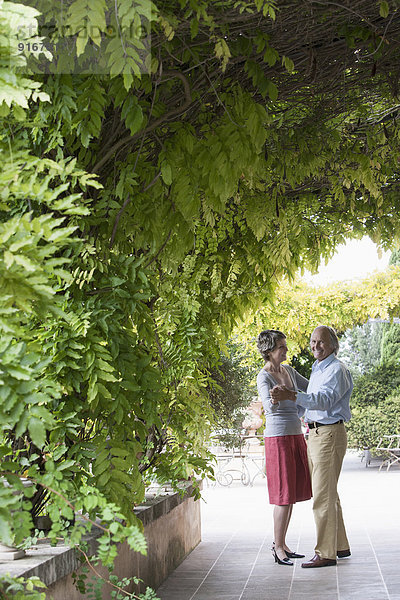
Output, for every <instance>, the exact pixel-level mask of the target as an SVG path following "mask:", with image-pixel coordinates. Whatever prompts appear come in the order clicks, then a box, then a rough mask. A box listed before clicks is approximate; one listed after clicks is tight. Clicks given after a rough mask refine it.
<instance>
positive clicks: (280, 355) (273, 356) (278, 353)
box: [269, 338, 288, 364]
mask: <svg viewBox="0 0 400 600" xmlns="http://www.w3.org/2000/svg"><path fill="white" fill-rule="evenodd" d="M287 351H288V347H287V345H286V340H285V338H279V339H278V340H276V344H275V348H274V349H273V350H271V351H270V353H269V360H270V361H272V362H274V363H279V364H280V363H281V362H284V361H285V360H286V355H287Z"/></svg>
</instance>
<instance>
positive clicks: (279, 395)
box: [269, 385, 291, 404]
mask: <svg viewBox="0 0 400 600" xmlns="http://www.w3.org/2000/svg"><path fill="white" fill-rule="evenodd" d="M269 393H270V396H271V403H272V404H278V403H279V402H282V400H291V398H290V396H289V394H290V390H289V389H288V388H287V387H286V386H285V385H275V386H274V387H273V388H272V389H271V390H270V392H269Z"/></svg>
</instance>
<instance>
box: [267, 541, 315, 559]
mask: <svg viewBox="0 0 400 600" xmlns="http://www.w3.org/2000/svg"><path fill="white" fill-rule="evenodd" d="M274 549H275V542H272V546H271V551H272V552H273V551H274ZM285 554H286V556H287V557H288V558H305V556H306V555H305V554H297V552H288V551H287V550H285Z"/></svg>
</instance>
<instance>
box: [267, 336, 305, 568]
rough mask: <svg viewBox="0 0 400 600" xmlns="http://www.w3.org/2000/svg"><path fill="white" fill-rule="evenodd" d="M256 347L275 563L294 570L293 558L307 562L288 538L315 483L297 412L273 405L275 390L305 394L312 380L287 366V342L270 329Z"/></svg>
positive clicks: (287, 404) (285, 403) (280, 404)
mask: <svg viewBox="0 0 400 600" xmlns="http://www.w3.org/2000/svg"><path fill="white" fill-rule="evenodd" d="M257 347H258V350H259V351H260V353H261V356H262V357H263V359H264V361H265V365H264V367H263V368H262V369H261V371H260V372H259V374H258V376H257V388H258V393H259V395H260V397H261V400H262V403H263V408H264V412H265V417H266V418H265V431H264V439H265V459H266V473H267V482H268V494H269V501H270V504H274V505H275V508H274V513H273V516H274V536H275V542H274V544H273V547H272V552H273V556H274V558H275V562H277V563H278V564H280V565H293V562H292V561H291V560H290V559H291V558H303V556H304V555H303V554H296V553H295V552H292V551H291V550H290V549H289V547H288V546H287V545H286V533H287V529H288V526H289V522H290V518H291V516H292V509H293V504H294V503H295V502H302V501H303V500H309V499H310V498H311V495H312V494H311V481H310V472H309V468H308V461H307V447H306V442H305V439H304V435H303V433H302V430H301V422H300V418H299V413H298V408H297V406H296V404H295V403H294V402H292V401H291V400H289V399H287V400H283V401H281V402H278V401H274V400H272V399H271V395H270V390H271V389H272V388H273V387H275V386H276V385H279V386H285V388H287V389H288V390H294V391H296V392H297V391H298V390H302V391H304V390H306V389H307V384H308V380H307V379H306V378H305V377H303V376H302V375H300V373H298V372H297V371H295V369H293V368H292V367H290V366H289V365H283V364H282V363H283V362H284V361H286V355H287V350H288V348H287V345H286V336H285V334H284V333H282V332H281V331H277V330H275V329H267V330H265V331H262V332H261V333H260V334H259V336H258V338H257ZM299 410H301V409H299Z"/></svg>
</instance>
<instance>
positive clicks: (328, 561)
mask: <svg viewBox="0 0 400 600" xmlns="http://www.w3.org/2000/svg"><path fill="white" fill-rule="evenodd" d="M335 565H336V560H335V559H333V558H321V557H320V556H318V554H316V555H315V556H313V558H312V559H311V560H309V561H308V562H304V563H302V565H301V566H302V567H303V569H314V568H315V567H334V566H335Z"/></svg>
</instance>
